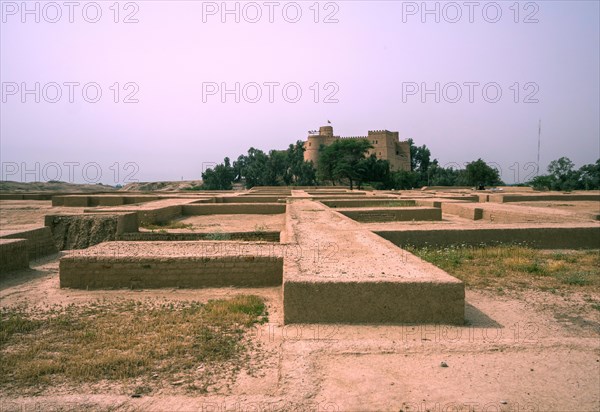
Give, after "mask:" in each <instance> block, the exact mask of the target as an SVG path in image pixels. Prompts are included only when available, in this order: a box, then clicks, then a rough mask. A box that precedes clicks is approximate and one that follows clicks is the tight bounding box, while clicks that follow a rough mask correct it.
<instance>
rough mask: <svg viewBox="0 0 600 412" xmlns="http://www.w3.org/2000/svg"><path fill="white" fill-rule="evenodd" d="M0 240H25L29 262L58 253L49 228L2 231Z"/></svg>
mask: <svg viewBox="0 0 600 412" xmlns="http://www.w3.org/2000/svg"><path fill="white" fill-rule="evenodd" d="M0 238H3V239H25V240H26V241H27V252H28V255H29V259H31V260H34V259H39V258H41V257H44V256H48V255H52V254H55V253H58V249H57V247H56V244H55V243H54V238H53V236H52V231H51V230H50V228H49V227H44V226H42V227H38V228H35V229H29V230H19V231H3V232H0Z"/></svg>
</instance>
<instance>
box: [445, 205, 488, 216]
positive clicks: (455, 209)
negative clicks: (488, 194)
mask: <svg viewBox="0 0 600 412" xmlns="http://www.w3.org/2000/svg"><path fill="white" fill-rule="evenodd" d="M441 206H442V212H443V213H449V214H451V215H455V216H460V217H462V218H464V219H471V220H480V219H482V218H483V209H482V208H480V207H472V206H471V205H464V204H460V203H446V202H443V203H442V205H441Z"/></svg>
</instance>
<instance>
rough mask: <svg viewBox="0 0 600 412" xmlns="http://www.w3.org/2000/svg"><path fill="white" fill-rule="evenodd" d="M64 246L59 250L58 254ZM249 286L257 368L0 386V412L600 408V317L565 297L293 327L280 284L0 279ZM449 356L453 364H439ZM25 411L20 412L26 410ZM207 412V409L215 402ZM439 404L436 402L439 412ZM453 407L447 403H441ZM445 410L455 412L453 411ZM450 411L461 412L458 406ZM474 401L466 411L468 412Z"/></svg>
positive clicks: (168, 296) (103, 294)
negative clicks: (96, 387) (188, 377)
mask: <svg viewBox="0 0 600 412" xmlns="http://www.w3.org/2000/svg"><path fill="white" fill-rule="evenodd" d="M63 253H64V252H63ZM238 293H253V294H258V295H260V296H263V297H264V298H265V299H266V302H267V304H268V310H269V323H268V324H265V325H262V326H259V327H256V328H255V329H253V330H252V333H251V338H252V339H253V340H255V341H257V342H261V343H262V348H263V349H262V350H263V351H264V352H263V353H262V354H261V357H262V358H263V360H262V361H261V365H262V366H261V367H260V373H259V374H258V376H256V377H250V376H249V375H247V374H246V372H243V371H242V372H241V373H240V374H239V376H238V378H237V381H236V383H235V385H233V386H232V387H230V388H229V389H221V390H219V391H217V392H214V393H209V394H207V395H206V396H193V395H191V394H189V393H186V392H185V391H184V390H183V389H181V388H180V387H175V386H173V387H172V388H171V389H165V390H163V391H161V392H160V393H156V394H152V395H149V396H144V397H142V398H132V397H131V396H130V394H129V393H127V392H126V391H125V392H124V390H123V388H122V387H121V386H119V385H118V384H114V385H109V386H106V387H104V388H103V389H102V390H101V391H99V392H98V391H96V392H94V393H91V392H86V391H82V392H80V393H70V392H68V391H66V390H64V389H62V388H53V389H52V390H49V391H46V392H44V393H40V394H39V395H37V396H34V397H20V396H18V394H14V393H10V394H9V393H5V392H4V391H3V390H2V389H1V388H0V408H1V409H2V410H8V411H11V410H50V409H52V410H70V409H81V408H86V409H90V410H150V411H163V410H169V411H188V410H218V411H225V410H259V409H265V410H290V409H299V410H306V409H311V410H319V411H321V410H329V411H338V410H339V411H346V410H356V411H358V410H361V411H362V410H406V411H414V410H416V411H425V410H428V409H429V410H452V411H455V410H457V411H471V410H472V411H483V410H488V411H490V410H493V411H515V410H519V411H529V410H533V411H538V410H539V411H546V410H547V411H593V410H598V409H599V408H600V390H599V388H600V336H599V333H600V312H598V311H591V312H590V311H589V310H585V309H582V308H583V307H585V306H584V305H582V304H581V302H582V301H583V299H585V298H586V296H585V295H584V294H574V295H570V296H560V295H552V294H547V293H544V294H542V293H533V292H525V293H522V292H519V293H517V292H513V293H512V294H505V295H498V294H495V293H492V292H487V291H474V290H468V291H467V308H466V318H467V322H468V324H467V325H466V326H464V327H455V326H443V325H419V326H406V325H404V326H403V325H387V326H385V325H384V326H369V325H286V326H284V325H283V324H282V319H283V316H282V300H281V289H280V288H278V287H277V288H263V289H234V288H225V289H203V290H173V289H161V290H152V291H129V290H120V291H94V292H88V291H82V290H69V289H60V288H59V282H58V261H57V260H56V259H47V260H42V261H38V262H37V264H36V265H35V266H34V267H33V269H31V270H28V271H23V272H18V273H15V274H13V275H12V276H11V277H9V278H8V279H5V280H3V281H1V282H0V301H1V304H0V306H2V307H5V306H10V305H16V304H24V303H27V304H29V305H41V306H46V305H48V306H49V305H53V304H60V305H67V304H70V303H74V304H82V303H84V302H87V301H90V300H95V299H109V300H110V299H156V300H160V301H163V300H199V301H206V300H208V299H210V298H221V297H227V296H233V295H235V294H238ZM441 362H446V364H447V365H448V367H447V368H445V367H442V366H441ZM21 408H23V409H21ZM211 408H212V409H211ZM436 408H438V409H436ZM443 408H446V409H443ZM448 408H450V409H448ZM452 408H454V409H452ZM469 408H471V409H469Z"/></svg>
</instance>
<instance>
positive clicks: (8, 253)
mask: <svg viewBox="0 0 600 412" xmlns="http://www.w3.org/2000/svg"><path fill="white" fill-rule="evenodd" d="M28 248H29V247H28V245H27V240H25V239H0V274H1V273H6V272H10V271H13V270H19V269H27V268H28V267H29V256H28V253H27V250H28Z"/></svg>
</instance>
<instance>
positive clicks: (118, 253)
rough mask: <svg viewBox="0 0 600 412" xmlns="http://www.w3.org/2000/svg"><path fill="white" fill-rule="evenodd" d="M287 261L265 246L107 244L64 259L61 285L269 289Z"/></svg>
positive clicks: (261, 244)
mask: <svg viewBox="0 0 600 412" xmlns="http://www.w3.org/2000/svg"><path fill="white" fill-rule="evenodd" d="M282 272H283V259H282V258H281V256H277V255H276V253H273V248H270V247H269V246H267V245H265V244H263V243H254V244H252V243H247V244H236V243H235V242H221V244H216V243H215V242H106V243H103V244H101V245H97V246H94V247H91V248H89V249H86V250H83V251H81V252H78V253H74V254H72V255H70V256H66V257H63V258H62V259H61V260H60V287H63V288H64V287H66V288H74V289H119V288H132V289H153V288H167V287H168V288H207V287H267V286H277V285H281V283H282Z"/></svg>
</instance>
